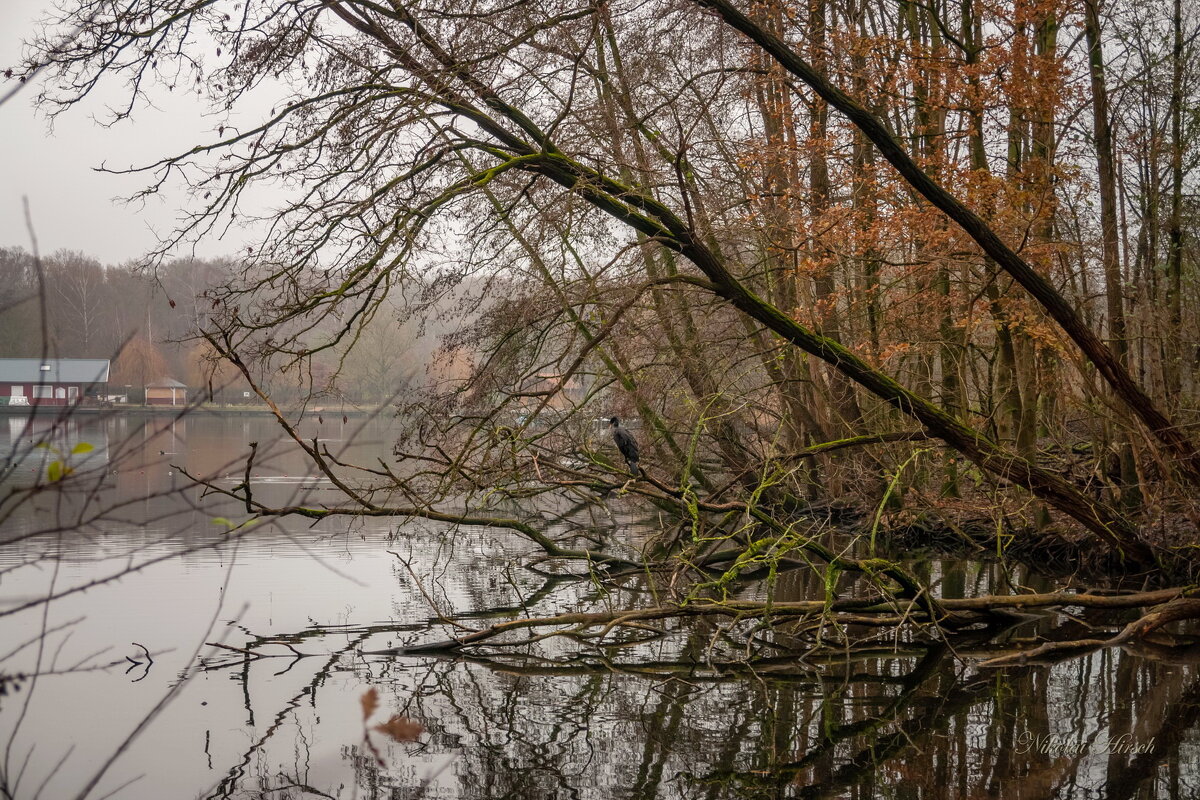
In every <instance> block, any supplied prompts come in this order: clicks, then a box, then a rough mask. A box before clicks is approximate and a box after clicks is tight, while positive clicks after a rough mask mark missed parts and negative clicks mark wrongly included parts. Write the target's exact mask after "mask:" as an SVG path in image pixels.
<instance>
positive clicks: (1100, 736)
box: [222, 626, 1200, 798]
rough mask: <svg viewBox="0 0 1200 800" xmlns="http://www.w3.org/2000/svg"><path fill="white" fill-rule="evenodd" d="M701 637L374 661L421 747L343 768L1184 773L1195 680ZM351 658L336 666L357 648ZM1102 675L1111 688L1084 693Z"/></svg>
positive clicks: (588, 784) (891, 786) (869, 776)
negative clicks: (772, 659) (755, 648)
mask: <svg viewBox="0 0 1200 800" xmlns="http://www.w3.org/2000/svg"><path fill="white" fill-rule="evenodd" d="M386 632H387V631H386V626H380V627H378V628H374V629H372V630H371V631H369V632H368V631H367V630H366V629H363V630H362V631H361V633H362V635H363V636H370V635H379V634H384V633H386ZM397 632H399V631H397ZM320 635H321V632H319V631H318V632H306V633H305V634H304V638H306V639H308V640H309V641H312V640H313V637H319V636H320ZM710 636H711V631H710V630H706V629H702V628H701V629H697V630H693V631H692V632H691V633H690V634H687V635H684V636H683V638H682V639H681V640H679V641H678V642H677V643H676V644H675V646H674V647H672V648H670V650H669V652H667V651H666V650H660V656H661V657H660V658H659V659H657V660H654V659H650V658H645V659H641V660H640V661H638V662H636V663H632V664H629V663H628V662H627V666H623V665H622V664H620V663H615V662H613V661H608V662H605V661H603V660H601V659H595V658H586V659H580V658H566V659H522V658H515V657H512V656H509V655H505V656H502V657H494V658H487V657H480V656H473V657H464V658H457V659H433V660H427V659H419V660H417V661H416V662H415V664H416V665H420V668H419V670H418V672H419V673H420V674H419V677H413V675H412V670H411V663H410V662H409V661H408V659H401V660H400V661H399V662H395V661H392V660H391V658H390V657H387V660H386V661H383V662H373V663H374V664H376V665H381V668H380V669H374V670H373V671H375V672H376V673H377V675H376V678H375V680H376V681H382V682H383V683H384V684H385V685H386V686H390V687H391V692H392V702H393V704H394V705H395V706H396V707H397V708H399V709H400V710H401V711H402V712H403V713H404V714H406V715H408V716H411V717H414V718H417V719H420V720H421V721H422V722H423V723H424V724H425V725H426V727H427V729H428V734H427V735H426V737H424V738H423V745H422V747H421V748H418V749H413V750H411V751H406V752H404V753H400V754H395V755H396V760H395V761H393V762H390V763H388V764H386V765H380V764H378V763H377V762H375V761H374V760H373V759H371V758H364V757H362V754H361V753H358V752H356V751H354V750H353V749H347V750H346V751H345V755H346V758H347V759H348V760H349V762H350V766H351V767H352V769H353V771H354V774H355V776H356V778H355V780H356V782H357V783H358V785H359V786H360V787H363V788H368V789H370V791H371V793H369V794H367V795H366V796H367V797H412V796H419V795H420V794H421V793H422V792H423V791H424V789H425V785H424V783H425V781H426V780H427V779H428V778H429V777H430V774H431V773H432V772H433V770H434V766H433V765H434V764H435V763H436V760H437V758H439V757H451V758H452V759H453V760H452V762H451V765H450V766H449V768H448V769H447V770H446V772H445V773H444V774H442V775H441V776H440V778H441V780H442V781H445V782H448V783H450V784H451V785H452V786H453V787H454V788H453V789H452V794H453V796H456V797H462V798H524V797H574V796H578V797H618V796H619V797H631V798H652V797H671V796H682V797H707V798H726V797H747V798H768V797H813V798H816V797H822V798H838V797H854V798H875V797H881V796H903V797H912V798H942V797H947V796H958V797H986V796H1003V797H1006V798H1034V797H1060V796H1074V795H1076V794H1082V793H1087V792H1094V791H1098V790H1099V789H1100V788H1103V787H1107V788H1108V791H1109V792H1110V793H1111V796H1121V797H1134V796H1172V797H1174V796H1183V795H1181V794H1180V792H1181V791H1186V786H1184V785H1183V784H1184V782H1185V780H1186V778H1185V777H1183V776H1181V773H1180V771H1179V770H1178V769H1164V767H1163V765H1165V764H1181V763H1188V762H1187V761H1186V758H1187V756H1188V755H1189V753H1192V752H1193V751H1194V750H1195V744H1194V741H1190V740H1189V736H1190V734H1189V732H1190V731H1191V730H1192V729H1193V727H1194V725H1195V724H1196V722H1197V720H1200V675H1197V671H1196V670H1195V669H1194V667H1186V668H1182V669H1181V668H1180V667H1179V665H1175V664H1169V663H1157V662H1154V661H1149V660H1146V659H1143V658H1140V657H1138V656H1137V655H1135V654H1133V653H1127V652H1123V651H1101V652H1099V653H1096V654H1094V655H1093V656H1090V657H1088V658H1083V659H1076V660H1074V661H1070V662H1067V663H1065V664H1060V665H1058V666H1035V667H1029V668H1024V669H1016V670H1011V671H1003V672H996V673H987V672H978V671H975V670H971V669H968V668H964V667H963V666H962V664H961V661H960V660H959V659H958V658H956V657H955V653H954V652H953V651H952V650H951V648H950V647H948V646H946V645H937V646H927V647H916V648H913V647H906V648H903V649H901V650H900V651H899V652H895V653H891V654H888V653H886V652H884V653H880V652H876V653H870V654H867V655H862V654H850V655H849V656H848V657H847V658H845V659H842V660H840V661H839V660H837V659H833V658H827V659H825V660H823V661H822V663H821V664H820V665H819V666H815V665H801V664H797V663H795V662H792V663H790V664H785V663H782V662H781V663H778V664H767V665H764V666H763V668H762V669H754V668H751V667H749V666H746V665H742V667H741V668H739V667H738V665H736V664H732V663H723V664H713V663H707V662H706V661H705V658H704V654H705V652H706V650H707V649H708V645H709V639H710ZM352 641H353V644H352V645H351V646H350V647H349V648H347V649H346V650H344V651H341V653H340V655H345V654H348V653H350V652H352V651H353V647H354V646H357V645H358V644H360V643H361V642H362V641H364V639H362V638H360V637H359V636H357V635H356V636H354V637H352ZM1109 662H1115V663H1109ZM335 663H336V659H335V660H334V661H330V662H325V666H324V667H323V670H328V669H332V668H333V667H334V664H335ZM392 665H394V666H396V667H398V668H397V669H391V668H390V667H391V666H392ZM406 665H407V666H408V667H409V668H404V667H406ZM230 666H232V665H230ZM1097 674H1099V675H1113V676H1115V680H1113V681H1111V682H1097V681H1095V680H1094V676H1095V675H1097ZM319 684H320V679H317V680H314V681H313V682H311V683H309V684H308V685H307V686H306V687H304V690H303V692H301V693H300V694H298V695H297V696H296V700H299V699H301V698H304V697H309V696H310V694H309V693H310V692H314V694H312V695H311V697H312V699H313V702H314V703H316V697H315V690H316V687H317V686H319ZM294 703H295V701H293V704H291V705H290V706H289V708H287V709H284V711H285V712H288V711H290V709H291V708H293V707H294ZM1113 709H1122V710H1121V711H1111V710H1113ZM1055 733H1057V734H1062V735H1065V736H1066V741H1067V743H1068V745H1069V746H1071V747H1072V748H1073V749H1077V750H1078V752H1071V753H1068V754H1066V755H1064V756H1057V757H1056V756H1054V755H1047V754H1044V753H1039V752H1038V751H1037V749H1036V747H1029V746H1028V745H1027V744H1025V742H1026V741H1027V739H1028V738H1029V737H1045V736H1049V735H1051V734H1055ZM1125 734H1130V735H1131V736H1132V741H1133V742H1134V743H1135V744H1139V745H1142V746H1144V747H1146V748H1147V749H1148V752H1146V753H1139V754H1113V755H1109V754H1107V753H1106V750H1105V748H1106V743H1107V742H1108V741H1112V740H1115V739H1118V738H1119V737H1121V736H1123V735H1125ZM262 744H264V742H259V743H257V744H256V747H261V746H262ZM246 763H248V757H247V762H246ZM451 776H452V777H451ZM901 784H903V786H904V789H903V791H901V790H900V789H898V788H897V787H899V786H900V785H901ZM318 788H320V787H318ZM222 796H229V795H222Z"/></svg>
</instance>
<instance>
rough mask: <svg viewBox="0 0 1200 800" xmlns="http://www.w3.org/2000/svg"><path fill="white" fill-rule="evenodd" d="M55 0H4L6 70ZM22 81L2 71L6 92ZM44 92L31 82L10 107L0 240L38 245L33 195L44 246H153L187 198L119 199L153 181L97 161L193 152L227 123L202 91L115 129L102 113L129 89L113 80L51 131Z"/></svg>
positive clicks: (230, 242)
mask: <svg viewBox="0 0 1200 800" xmlns="http://www.w3.org/2000/svg"><path fill="white" fill-rule="evenodd" d="M68 2H69V0H68ZM52 3H53V0H0V72H2V71H3V69H4V68H5V67H8V66H12V65H15V64H16V63H18V61H19V59H20V54H21V42H22V40H23V39H25V38H27V37H28V36H30V35H31V33H32V32H33V30H34V24H35V22H36V21H37V20H39V19H41V18H43V17H44V16H45V14H46V12H47V11H48V10H50V9H52V7H53V5H52ZM12 85H13V83H12V82H11V81H4V80H3V79H2V78H0V92H6V91H7V90H8V89H9V88H10V87H11V86H12ZM35 94H36V91H35V87H27V88H26V89H25V91H23V92H22V93H21V94H19V95H18V96H17V97H15V98H14V99H12V100H10V101H9V102H8V103H6V104H4V105H3V106H0V144H2V147H0V246H9V247H11V246H20V247H23V248H25V249H26V250H29V249H30V242H29V234H28V233H27V231H26V226H25V219H24V213H23V211H22V203H21V198H22V197H23V196H27V197H28V198H29V204H30V208H31V210H32V213H33V222H34V226H35V229H36V232H37V236H38V244H39V249H40V250H41V251H42V252H43V253H50V252H53V251H54V250H57V249H59V248H69V249H72V250H81V251H83V252H85V253H87V254H89V255H93V256H95V257H96V258H98V259H100V260H101V261H102V262H105V263H119V262H122V261H125V260H127V259H132V258H136V257H138V256H140V255H142V254H143V253H145V252H146V251H147V250H149V249H151V248H152V247H153V246H154V245H155V243H156V241H157V239H156V238H155V235H154V231H156V230H157V231H159V232H161V233H163V234H165V233H166V232H168V231H169V230H170V229H171V228H172V227H173V224H174V221H175V218H176V212H177V210H178V208H180V207H181V206H182V205H183V204H184V203H185V201H186V198H185V196H184V195H183V193H182V192H180V191H178V190H176V191H169V192H167V193H166V194H165V195H163V196H162V197H161V199H156V200H152V201H151V202H149V203H147V204H145V205H144V206H142V205H125V204H122V203H120V202H118V201H117V199H116V198H118V197H120V196H126V195H129V194H132V193H133V192H135V191H136V190H137V189H139V188H141V187H142V186H144V185H145V183H146V181H145V179H144V178H143V177H138V176H117V175H108V174H104V173H99V172H96V171H94V168H95V167H97V166H99V165H100V164H101V163H107V164H108V166H109V167H112V168H118V167H121V168H124V167H129V166H131V165H134V164H141V163H144V162H145V161H147V160H151V159H152V158H154V157H156V156H162V155H166V154H168V153H171V152H175V151H176V150H185V149H187V148H189V147H191V146H192V145H194V144H196V143H197V142H198V141H199V140H200V139H201V138H202V137H204V136H206V135H211V132H212V131H213V130H214V129H215V128H216V127H217V125H218V124H219V123H218V122H217V121H216V120H215V119H214V118H205V117H204V116H203V115H202V111H203V108H202V107H201V105H200V98H199V97H197V96H196V95H191V96H190V97H188V96H186V95H183V96H181V95H176V94H167V93H162V94H163V96H162V97H161V98H160V99H156V104H157V105H158V106H159V108H158V110H155V109H144V110H141V111H139V112H137V113H136V114H135V116H134V119H133V120H132V121H126V122H124V123H122V124H120V125H118V126H117V127H115V128H112V129H105V128H103V127H101V126H100V125H98V124H97V123H96V122H95V121H94V119H93V116H101V115H102V110H103V101H105V100H107V101H108V102H115V100H116V98H119V97H120V96H121V92H120V91H119V88H118V87H116V86H110V87H107V88H106V89H105V91H104V93H103V94H101V95H100V96H99V97H97V98H95V99H94V100H93V101H92V102H90V103H89V104H88V105H87V107H82V108H77V109H73V110H72V111H70V112H68V113H67V114H65V115H64V116H61V117H59V119H58V120H57V121H56V122H55V124H54V127H53V130H52V131H51V129H50V128H49V126H48V122H47V120H46V118H45V116H44V115H41V114H38V113H37V112H35V110H34V109H33V105H32V101H33V98H34V96H35ZM98 101H99V102H98ZM242 241H243V240H242V238H241V237H239V236H238V235H237V233H236V232H234V233H233V234H232V236H231V237H227V238H226V239H225V240H224V241H209V242H206V243H204V244H203V245H202V246H201V247H200V248H198V249H197V254H198V255H201V256H215V255H224V254H228V253H232V252H234V251H235V250H237V249H239V248H240V246H241V244H242Z"/></svg>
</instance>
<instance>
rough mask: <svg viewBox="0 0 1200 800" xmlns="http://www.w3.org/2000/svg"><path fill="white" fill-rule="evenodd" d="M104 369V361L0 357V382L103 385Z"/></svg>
mask: <svg viewBox="0 0 1200 800" xmlns="http://www.w3.org/2000/svg"><path fill="white" fill-rule="evenodd" d="M42 367H48V369H42ZM108 367H109V360H108V359H107V358H45V359H42V358H0V383H107V382H108Z"/></svg>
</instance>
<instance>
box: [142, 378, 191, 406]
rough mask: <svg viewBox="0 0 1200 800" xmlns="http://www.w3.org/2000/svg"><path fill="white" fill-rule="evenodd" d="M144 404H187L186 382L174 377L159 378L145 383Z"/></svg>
mask: <svg viewBox="0 0 1200 800" xmlns="http://www.w3.org/2000/svg"><path fill="white" fill-rule="evenodd" d="M146 405H150V406H184V405H187V384H183V383H180V382H179V381H177V380H175V379H174V378H160V379H159V380H156V381H153V382H151V383H147V384H146Z"/></svg>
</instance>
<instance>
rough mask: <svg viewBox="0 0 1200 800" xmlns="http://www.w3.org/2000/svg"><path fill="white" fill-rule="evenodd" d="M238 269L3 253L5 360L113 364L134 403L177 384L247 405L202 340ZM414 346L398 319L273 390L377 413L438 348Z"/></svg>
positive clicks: (232, 376)
mask: <svg viewBox="0 0 1200 800" xmlns="http://www.w3.org/2000/svg"><path fill="white" fill-rule="evenodd" d="M235 268H236V263H235V261H233V260H231V259H225V260H222V259H216V260H201V259H178V260H173V261H171V262H170V264H168V265H165V266H163V267H162V268H160V269H159V270H157V271H156V272H155V273H154V274H150V273H148V272H147V271H146V270H144V269H141V268H139V267H138V266H137V265H136V264H126V265H118V266H112V265H102V264H101V263H100V262H98V261H97V260H96V259H94V258H90V257H88V256H86V255H84V254H82V253H78V252H71V251H65V250H64V251H58V252H55V253H52V254H51V255H49V256H44V257H42V258H40V259H35V258H34V257H33V255H32V254H30V253H28V252H26V251H25V250H23V249H21V248H16V247H8V248H0V358H37V357H41V356H48V357H51V358H108V359H112V361H113V369H112V373H111V377H110V381H109V385H110V388H111V389H112V392H113V393H115V394H122V393H123V392H124V388H123V387H125V386H129V387H131V389H130V394H131V399H133V400H134V401H137V400H138V399H140V396H141V392H142V390H143V388H144V387H145V385H146V384H147V383H150V382H152V381H154V380H158V379H161V378H175V379H176V380H180V381H183V382H184V383H186V384H187V385H188V386H189V387H191V388H192V389H193V391H194V392H195V393H197V394H198V395H200V397H201V398H204V399H208V397H209V395H210V394H211V399H212V400H214V401H217V402H226V403H228V402H241V401H242V400H243V399H244V398H243V392H244V391H245V390H247V389H248V387H247V386H246V385H245V384H244V382H243V381H241V380H240V376H239V375H237V374H236V371H233V370H232V368H231V367H229V365H228V364H225V365H222V364H221V363H220V361H219V359H217V358H215V357H214V356H215V353H214V352H213V350H212V348H211V347H210V346H209V345H208V344H207V343H206V342H205V341H203V339H200V338H198V331H200V329H201V328H202V327H203V325H204V322H205V321H206V320H207V311H208V309H209V305H208V303H207V302H206V301H205V300H204V293H205V292H206V291H208V290H209V289H211V288H213V287H216V286H219V285H221V284H222V283H224V282H225V281H227V280H228V279H229V277H230V276H231V275H232V274H233V272H234V270H235ZM39 272H40V274H39ZM42 298H44V303H43V302H42ZM43 309H44V313H45V321H44V324H43V320H42V314H43ZM416 338H417V337H416V336H414V335H413V332H412V331H411V329H407V330H406V329H405V328H404V326H403V324H402V322H401V320H400V319H399V318H398V316H397V314H392V315H391V316H386V315H384V316H381V317H380V318H379V319H377V320H376V322H375V323H374V324H373V325H371V326H369V328H368V329H366V330H365V331H364V335H363V336H362V337H361V339H360V342H359V346H358V347H356V348H355V349H354V350H353V352H352V353H350V354H349V356H347V357H345V358H343V356H346V353H345V351H341V352H338V353H331V354H329V356H328V357H326V358H324V359H322V360H321V361H320V362H319V364H318V365H317V368H316V369H315V371H314V372H315V375H314V376H310V377H311V378H312V379H311V380H310V381H308V382H307V383H305V384H303V385H300V384H297V383H295V382H294V381H293V382H288V381H287V380H283V381H274V382H270V381H268V383H269V384H270V385H271V386H272V389H273V390H275V391H276V392H277V393H279V394H281V395H282V396H286V397H289V398H292V397H298V396H300V395H302V394H304V393H306V392H309V391H316V392H323V393H324V395H325V396H326V397H327V398H335V399H337V400H344V401H349V402H351V403H362V404H365V405H367V406H368V407H370V406H372V405H375V404H378V403H380V402H386V401H388V400H390V399H392V398H393V396H394V395H395V394H396V393H397V391H398V390H399V389H400V388H402V387H403V386H404V385H405V384H406V382H407V381H409V380H412V379H416V378H417V377H420V378H421V379H423V378H424V375H423V373H422V372H421V363H422V358H423V357H424V355H423V354H427V353H428V351H429V349H430V347H429V345H428V343H421V344H418V343H417V342H416ZM261 374H264V375H265V374H266V373H261Z"/></svg>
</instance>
